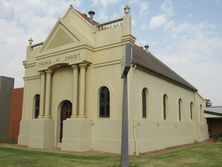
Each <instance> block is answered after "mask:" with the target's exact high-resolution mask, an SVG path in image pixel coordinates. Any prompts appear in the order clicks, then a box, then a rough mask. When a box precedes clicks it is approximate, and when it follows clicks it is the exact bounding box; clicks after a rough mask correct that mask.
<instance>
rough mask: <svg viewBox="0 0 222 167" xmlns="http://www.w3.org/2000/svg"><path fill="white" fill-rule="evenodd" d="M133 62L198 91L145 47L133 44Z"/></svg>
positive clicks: (175, 82) (168, 79)
mask: <svg viewBox="0 0 222 167" xmlns="http://www.w3.org/2000/svg"><path fill="white" fill-rule="evenodd" d="M133 63H134V64H136V65H137V66H139V67H141V68H143V69H145V70H146V71H148V72H150V73H152V74H156V75H158V76H159V77H161V78H163V79H165V80H167V81H170V82H173V83H174V84H177V85H179V86H182V87H184V88H187V89H189V90H192V91H195V92H196V91H197V89H196V88H195V87H194V86H193V85H191V84H190V83H189V82H187V81H186V80H185V79H183V78H182V77H181V76H179V75H178V74H177V73H175V72H174V71H173V70H172V69H170V68H169V67H167V66H166V65H165V64H164V63H162V62H161V61H160V60H159V59H157V58H156V57H155V56H154V55H152V54H151V53H147V52H146V51H145V50H144V49H143V48H141V47H139V46H137V45H133Z"/></svg>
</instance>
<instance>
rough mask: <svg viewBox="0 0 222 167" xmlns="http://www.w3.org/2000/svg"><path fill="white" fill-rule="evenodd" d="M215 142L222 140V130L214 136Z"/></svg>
mask: <svg viewBox="0 0 222 167" xmlns="http://www.w3.org/2000/svg"><path fill="white" fill-rule="evenodd" d="M212 137H213V139H214V141H215V142H222V132H221V133H219V134H217V135H214V136H212Z"/></svg>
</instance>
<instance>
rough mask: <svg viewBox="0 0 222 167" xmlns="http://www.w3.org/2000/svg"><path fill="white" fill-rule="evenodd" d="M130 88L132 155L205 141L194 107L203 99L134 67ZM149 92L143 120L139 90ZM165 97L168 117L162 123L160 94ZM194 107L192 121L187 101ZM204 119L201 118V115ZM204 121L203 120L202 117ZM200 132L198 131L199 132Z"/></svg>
mask: <svg viewBox="0 0 222 167" xmlns="http://www.w3.org/2000/svg"><path fill="white" fill-rule="evenodd" d="M131 70H132V71H131V73H130V74H131V77H132V78H133V80H132V85H131V86H130V90H131V91H132V92H131V96H132V97H133V98H132V97H131V98H130V102H129V108H131V109H130V112H131V113H130V118H129V119H130V120H133V121H132V122H133V123H132V124H133V127H132V128H131V133H130V138H131V141H133V140H135V139H136V143H135V144H134V146H135V150H134V152H136V153H137V154H138V153H142V152H146V151H154V150H158V149H162V148H166V147H171V146H175V145H181V144H188V143H193V142H195V141H203V140H206V139H207V138H208V133H207V125H206V122H205V121H202V122H201V123H199V124H198V125H197V122H198V120H197V122H196V117H198V115H199V116H200V114H198V113H199V110H198V108H197V106H199V104H202V106H204V100H203V99H200V98H199V96H197V95H196V94H197V93H194V92H192V91H189V90H187V89H184V88H182V87H179V86H177V85H174V84H172V83H170V82H167V81H165V80H162V79H160V78H158V77H156V76H154V75H150V74H149V73H146V72H144V71H142V70H139V69H137V68H134V69H131ZM143 88H147V89H148V103H147V105H148V111H147V118H142V102H141V101H142V89H143ZM164 94H167V96H168V105H167V106H168V107H167V118H166V120H163V95H164ZM179 98H181V99H182V111H181V117H182V120H181V121H179V109H178V100H179ZM191 101H192V102H193V103H194V105H195V106H196V107H194V108H195V110H194V112H195V116H196V117H194V118H193V120H191V119H190V102H191ZM202 117H203V115H202ZM201 119H203V118H201ZM196 126H197V127H196ZM198 130H200V132H198Z"/></svg>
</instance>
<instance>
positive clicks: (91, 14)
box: [88, 10, 95, 23]
mask: <svg viewBox="0 0 222 167" xmlns="http://www.w3.org/2000/svg"><path fill="white" fill-rule="evenodd" d="M88 14H89V16H90V21H91V22H92V23H93V16H94V15H95V12H94V11H93V10H90V11H89V12H88Z"/></svg>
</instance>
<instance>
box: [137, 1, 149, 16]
mask: <svg viewBox="0 0 222 167" xmlns="http://www.w3.org/2000/svg"><path fill="white" fill-rule="evenodd" d="M138 6H139V17H144V16H145V15H146V14H147V13H148V10H149V4H148V2H146V1H140V2H139V3H138Z"/></svg>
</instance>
